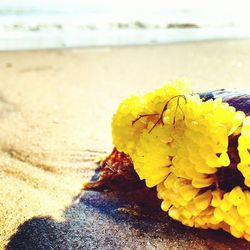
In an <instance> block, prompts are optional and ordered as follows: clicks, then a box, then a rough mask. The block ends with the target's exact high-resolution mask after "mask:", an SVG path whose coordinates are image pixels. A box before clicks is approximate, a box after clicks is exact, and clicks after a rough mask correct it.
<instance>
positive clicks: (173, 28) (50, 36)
mask: <svg viewBox="0 0 250 250" xmlns="http://www.w3.org/2000/svg"><path fill="white" fill-rule="evenodd" d="M247 3H248V1H247V0H230V1H224V0H209V1H208V0H207V1H202V0H186V1H181V0H171V1H169V0H165V1H164V0H154V1H135V0H126V1H115V0H70V1H69V0H25V1H21V0H1V1H0V50H16V49H41V48H65V47H82V46H87V47H89V46H105V45H136V44H157V43H172V42H183V41H196V40H211V39H231V38H232V39H237V38H248V37H250V15H249V8H248V4H247Z"/></svg>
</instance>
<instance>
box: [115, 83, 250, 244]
mask: <svg viewBox="0 0 250 250" xmlns="http://www.w3.org/2000/svg"><path fill="white" fill-rule="evenodd" d="M112 135H113V143H114V145H115V147H116V148H117V149H118V150H119V151H122V152H125V153H126V154H128V155H129V156H130V157H131V159H132V161H133V164H134V168H135V170H136V172H137V174H138V176H139V177H140V179H142V180H145V182H146V185H147V186H148V187H154V186H156V187H157V193H158V198H159V199H162V205H161V208H162V210H164V211H166V212H168V214H169V216H170V217H172V218H173V219H175V220H179V221H181V222H182V223H183V224H185V225H187V226H194V227H200V228H212V229H219V228H222V229H224V230H226V231H228V232H230V233H231V234H232V235H234V236H235V237H244V238H245V239H247V240H249V239H250V212H249V211H248V207H249V205H250V193H249V191H248V190H250V189H248V187H250V117H246V116H245V114H244V113H243V112H241V111H236V109H235V108H234V107H231V106H229V105H228V104H227V103H223V102H222V100H221V99H215V100H208V101H203V100H202V99H201V98H200V97H199V95H197V94H193V93H192V92H191V91H190V90H189V86H188V84H187V83H185V82H183V81H175V82H173V83H172V84H169V85H166V86H164V87H162V88H160V89H157V90H155V91H152V92H150V93H148V94H145V95H144V96H140V97H136V96H133V97H131V98H128V99H126V100H124V101H123V102H122V103H121V104H120V106H119V108H118V110H117V112H116V114H115V115H114V117H113V121H112ZM233 140H234V142H235V143H231V142H232V141H233ZM231 144H232V145H231ZM237 149H238V150H237ZM232 151H233V153H234V154H236V156H235V155H232ZM230 171H231V172H230ZM232 171H233V172H232ZM232 173H233V174H232ZM232 175H233V176H235V180H236V181H235V183H234V182H233V181H230V180H228V179H227V178H231V177H230V176H232Z"/></svg>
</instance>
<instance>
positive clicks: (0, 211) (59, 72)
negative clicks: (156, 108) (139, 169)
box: [0, 40, 250, 249]
mask: <svg viewBox="0 0 250 250" xmlns="http://www.w3.org/2000/svg"><path fill="white" fill-rule="evenodd" d="M249 68H250V41H249V40H238V41H237V40H235V41H229V40H228V41H210V42H196V43H186V44H172V45H158V46H136V47H117V48H116V47H113V48H108V47H107V48H106V47H103V48H86V49H68V50H44V51H21V52H1V53H0V69H1V74H0V197H1V198H0V246H1V247H2V248H5V247H6V246H7V245H8V249H230V248H231V249H250V245H249V243H247V242H246V241H244V240H237V239H234V238H233V237H231V236H229V235H228V234H226V233H224V232H220V231H218V232H216V231H215V232H214V231H210V230H207V231H204V230H196V229H189V228H186V227H184V226H182V225H180V224H179V223H178V222H175V221H172V220H171V219H169V218H167V217H166V216H165V215H164V216H162V215H160V216H158V215H159V214H158V212H157V215H156V216H153V215H152V216H146V215H145V216H143V215H138V213H137V212H136V211H137V210H138V209H141V207H140V206H141V204H144V203H143V202H142V203H140V204H139V205H138V202H136V201H135V200H134V198H131V194H117V193H97V192H93V191H91V192H90V191H88V192H83V191H81V187H82V183H83V182H85V181H87V180H88V179H89V178H90V177H91V176H92V175H93V173H94V169H95V167H96V165H95V164H94V163H93V161H94V160H95V159H97V158H99V157H102V156H104V155H105V154H107V153H109V152H110V151H111V149H112V141H111V130H110V121H111V117H112V114H113V112H114V111H115V109H116V107H117V105H118V104H119V102H120V101H121V100H122V98H124V97H126V96H128V95H130V94H132V93H138V92H142V93H143V92H145V91H148V90H151V89H154V88H156V87H160V86H161V85H162V84H164V83H167V82H169V81H171V80H173V79H175V78H180V77H186V78H189V79H190V80H192V82H193V89H194V90H195V91H201V90H208V89H217V88H230V87H231V88H233V87H236V88H242V89H249V88H250V85H249V83H250V74H249ZM138 195H140V194H138ZM144 205H145V204H144ZM131 206H132V209H133V210H135V212H134V213H132V214H131V213H127V212H126V211H127V210H126V209H124V207H125V208H131ZM138 206H139V208H138ZM145 207H147V205H145ZM120 208H122V209H120ZM124 211H125V212H124ZM159 213H160V212H159ZM139 214H140V213H139ZM142 214H143V213H142ZM160 214H161V213H160ZM159 218H161V219H159ZM237 247H238V248H237Z"/></svg>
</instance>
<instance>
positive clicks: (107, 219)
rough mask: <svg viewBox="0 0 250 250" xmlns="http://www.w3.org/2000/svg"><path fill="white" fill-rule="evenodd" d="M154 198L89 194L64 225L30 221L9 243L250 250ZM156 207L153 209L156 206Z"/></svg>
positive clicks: (44, 246) (68, 214) (24, 246)
mask: <svg viewBox="0 0 250 250" xmlns="http://www.w3.org/2000/svg"><path fill="white" fill-rule="evenodd" d="M155 198H156V197H155V193H154V192H152V191H148V190H146V191H145V189H140V190H138V191H136V192H127V193H119V192H95V191H85V192H84V193H83V194H82V195H81V196H79V197H77V198H76V199H75V200H74V201H73V203H72V205H71V206H70V207H68V208H67V209H66V210H65V212H64V217H65V221H64V222H56V221H55V220H53V219H52V218H49V217H41V218H39V217H38V218H32V219H30V220H28V221H26V222H25V223H23V224H22V225H21V226H20V227H19V228H18V231H17V233H16V234H15V235H13V236H12V237H11V238H10V242H9V244H8V246H7V249H8V250H14V249H15V250H16V249H22V250H26V249H32V250H33V249H38V250H39V249H60V250H61V249H104V250H105V249H195V250H197V249H209V250H212V249H250V244H249V243H247V242H246V241H245V240H239V239H235V238H233V237H232V236H230V235H229V234H227V233H225V232H223V231H212V230H199V229H193V228H188V227H185V226H183V225H181V224H180V223H179V222H176V221H173V220H172V219H170V218H169V217H168V216H167V215H166V213H163V212H161V211H160V209H159V204H157V202H158V201H156V203H155V202H152V201H153V200H154V199H155ZM152 204H155V205H152Z"/></svg>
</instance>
